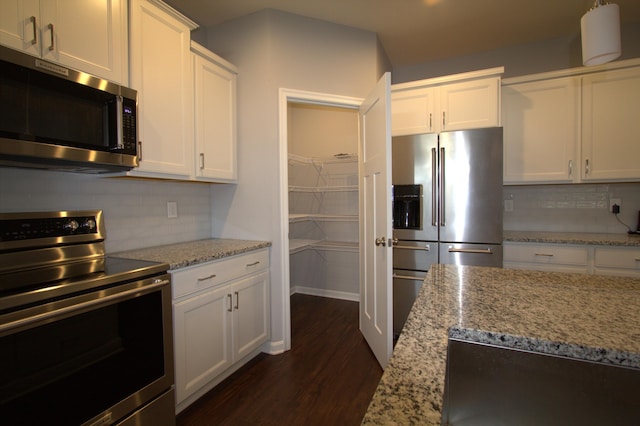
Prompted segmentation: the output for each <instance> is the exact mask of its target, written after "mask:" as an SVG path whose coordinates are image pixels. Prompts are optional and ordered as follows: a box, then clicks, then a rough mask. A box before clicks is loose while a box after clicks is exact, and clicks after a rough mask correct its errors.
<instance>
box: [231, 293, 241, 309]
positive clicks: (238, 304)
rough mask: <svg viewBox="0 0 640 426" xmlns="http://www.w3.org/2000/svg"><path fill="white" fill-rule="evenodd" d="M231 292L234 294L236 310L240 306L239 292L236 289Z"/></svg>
mask: <svg viewBox="0 0 640 426" xmlns="http://www.w3.org/2000/svg"><path fill="white" fill-rule="evenodd" d="M233 294H235V295H236V306H235V309H236V310H238V308H239V307H240V293H238V292H237V291H234V292H233Z"/></svg>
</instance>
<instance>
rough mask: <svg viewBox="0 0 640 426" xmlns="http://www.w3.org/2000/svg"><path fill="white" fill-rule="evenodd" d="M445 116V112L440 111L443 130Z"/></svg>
mask: <svg viewBox="0 0 640 426" xmlns="http://www.w3.org/2000/svg"><path fill="white" fill-rule="evenodd" d="M445 114H446V112H445V111H442V128H443V129H444V128H445V124H444V123H445V122H446V120H445Z"/></svg>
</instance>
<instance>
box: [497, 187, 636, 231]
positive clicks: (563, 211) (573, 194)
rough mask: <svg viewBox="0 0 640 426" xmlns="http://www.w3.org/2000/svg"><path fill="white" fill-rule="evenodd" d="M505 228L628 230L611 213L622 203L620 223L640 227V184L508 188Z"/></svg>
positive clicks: (634, 227) (534, 229)
mask: <svg viewBox="0 0 640 426" xmlns="http://www.w3.org/2000/svg"><path fill="white" fill-rule="evenodd" d="M503 199H504V201H505V203H504V204H505V207H508V206H510V205H512V210H511V211H508V210H509V209H508V208H505V211H504V229H505V230H509V231H553V232H604V233H614V234H621V233H625V232H627V228H626V227H625V226H624V225H623V224H621V223H620V222H619V221H618V220H617V219H616V216H615V215H614V214H613V213H611V212H610V210H609V204H610V200H611V199H619V200H620V205H621V209H620V214H619V215H618V218H619V219H620V221H622V222H624V223H625V224H626V225H628V226H629V227H630V228H631V229H632V230H636V229H637V227H638V210H640V183H610V184H573V185H528V186H504V187H503Z"/></svg>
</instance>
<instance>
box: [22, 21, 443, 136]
mask: <svg viewBox="0 0 640 426" xmlns="http://www.w3.org/2000/svg"><path fill="white" fill-rule="evenodd" d="M34 33H35V31H34ZM432 115H433V114H432V113H429V130H433V122H432Z"/></svg>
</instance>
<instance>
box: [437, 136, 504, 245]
mask: <svg viewBox="0 0 640 426" xmlns="http://www.w3.org/2000/svg"><path fill="white" fill-rule="evenodd" d="M439 151H440V176H441V178H440V179H441V180H440V195H441V197H440V198H441V199H440V206H439V213H440V241H446V242H465V243H485V244H501V243H502V155H503V154H502V128H501V127H492V128H487V129H474V130H462V131H456V132H446V133H441V134H440V146H439Z"/></svg>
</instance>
